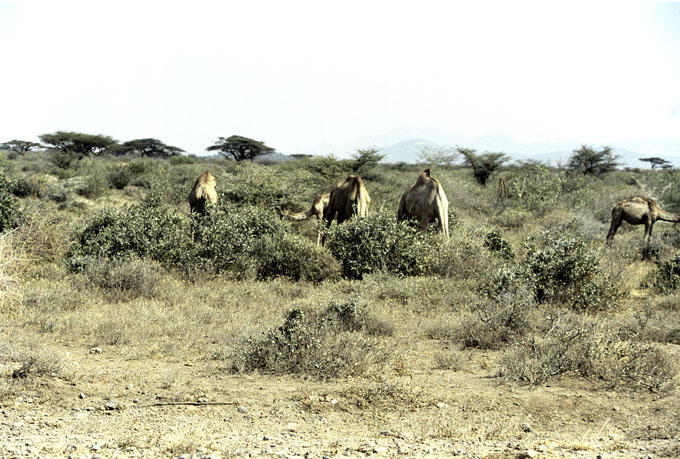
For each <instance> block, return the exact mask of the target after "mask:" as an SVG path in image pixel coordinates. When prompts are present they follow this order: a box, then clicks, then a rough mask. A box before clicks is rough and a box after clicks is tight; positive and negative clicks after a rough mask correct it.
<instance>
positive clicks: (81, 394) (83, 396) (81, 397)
mask: <svg viewBox="0 0 680 459" xmlns="http://www.w3.org/2000/svg"><path fill="white" fill-rule="evenodd" d="M78 397H80V399H81V400H83V399H84V398H85V397H87V395H85V394H83V393H82V392H81V393H80V395H78Z"/></svg>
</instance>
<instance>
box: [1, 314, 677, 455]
mask: <svg viewBox="0 0 680 459" xmlns="http://www.w3.org/2000/svg"><path fill="white" fill-rule="evenodd" d="M2 333H3V334H4V338H5V339H6V340H8V341H12V339H13V338H16V339H20V337H23V336H24V335H25V334H26V333H30V332H27V331H26V330H25V329H13V328H8V327H4V328H2ZM43 341H44V338H43ZM45 346H46V347H47V348H49V349H50V350H51V352H53V353H54V355H55V356H58V357H61V358H62V359H63V361H64V363H65V365H66V367H67V369H68V371H66V372H65V374H67V375H68V376H67V377H50V376H30V375H29V376H28V377H27V378H24V379H12V378H9V377H8V376H7V375H9V374H11V372H12V371H14V370H15V369H16V368H12V364H8V365H4V367H0V370H1V371H2V373H3V375H4V376H5V377H4V378H3V379H4V380H5V381H6V382H7V384H10V386H9V389H8V388H7V387H6V388H5V389H6V390H5V394H6V397H5V398H4V399H3V401H2V404H1V409H0V412H1V413H2V421H1V424H0V456H1V457H41V458H42V457H72V458H81V457H82V458H85V457H87V458H97V457H102V458H106V457H184V458H190V457H198V458H201V457H214V458H217V457H276V458H292V457H312V458H315V457H316V458H321V457H329V458H333V457H353V458H359V457H368V456H371V457H453V456H455V457H462V458H473V457H478V458H505V457H540V458H553V457H567V458H596V457H601V458H660V457H680V431H679V430H678V426H680V416H679V412H680V399H679V398H678V396H677V392H674V393H671V394H664V395H663V396H660V395H656V394H651V393H648V392H647V393H641V392H634V391H608V390H603V388H602V387H598V386H597V385H596V384H593V383H592V382H588V381H585V380H578V379H569V378H566V379H565V378H563V379H561V380H559V381H556V382H554V383H551V384H549V385H546V386H541V387H538V388H524V387H509V386H506V385H501V384H500V383H499V381H498V378H497V377H496V376H495V370H494V369H493V368H494V365H493V361H494V359H495V358H496V355H495V354H494V353H493V352H482V351H470V352H466V353H465V355H466V357H468V358H469V360H468V361H467V362H466V363H465V365H464V368H463V369H461V370H459V371H452V370H436V369H432V367H433V365H432V363H429V362H431V358H429V356H430V355H431V354H432V352H433V351H434V349H441V347H442V344H441V343H440V342H438V341H435V340H425V339H423V340H420V341H418V342H416V343H415V344H414V345H413V346H411V348H410V349H409V351H408V352H409V354H410V355H404V356H403V359H404V361H409V362H421V363H422V366H419V365H418V364H416V365H413V364H411V365H410V368H409V369H407V368H404V369H403V371H392V372H390V374H385V375H383V376H382V377H374V378H368V379H367V378H361V379H352V378H349V379H341V380H333V381H330V382H323V381H318V380H313V379H305V378H303V377H288V376H274V375H265V374H246V375H238V374H232V373H231V372H229V369H228V368H221V367H220V365H223V362H216V361H210V360H205V359H197V360H195V361H183V359H179V358H169V357H167V356H163V355H153V356H149V357H146V358H141V359H140V358H135V359H130V358H129V356H127V355H126V354H125V353H124V352H121V349H118V348H116V347H115V346H112V347H108V348H107V347H103V348H92V349H91V348H87V347H86V346H76V345H64V344H60V343H46V344H45ZM7 394H9V395H7Z"/></svg>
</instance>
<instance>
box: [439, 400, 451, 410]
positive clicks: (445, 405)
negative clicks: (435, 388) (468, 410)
mask: <svg viewBox="0 0 680 459" xmlns="http://www.w3.org/2000/svg"><path fill="white" fill-rule="evenodd" d="M448 407H449V405H447V404H446V403H444V402H437V408H439V409H440V410H441V409H443V408H448Z"/></svg>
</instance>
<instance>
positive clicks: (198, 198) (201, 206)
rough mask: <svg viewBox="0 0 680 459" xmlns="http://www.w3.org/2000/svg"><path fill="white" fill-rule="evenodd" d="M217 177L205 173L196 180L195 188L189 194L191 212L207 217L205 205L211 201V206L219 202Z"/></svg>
mask: <svg viewBox="0 0 680 459" xmlns="http://www.w3.org/2000/svg"><path fill="white" fill-rule="evenodd" d="M215 185H216V182H215V177H213V176H212V175H211V174H210V172H208V171H205V172H203V173H202V174H201V175H199V176H198V178H197V179H196V183H194V187H193V188H192V189H191V193H189V207H190V208H191V212H192V213H193V212H195V213H198V214H201V215H205V205H206V203H207V202H208V201H209V202H210V203H211V204H215V203H216V202H217V192H216V191H215Z"/></svg>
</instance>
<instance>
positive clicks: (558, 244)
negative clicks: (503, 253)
mask: <svg viewBox="0 0 680 459" xmlns="http://www.w3.org/2000/svg"><path fill="white" fill-rule="evenodd" d="M537 242H538V241H537V240H536V239H534V240H530V241H528V242H527V244H526V248H527V254H526V256H525V258H524V259H523V260H522V261H521V262H519V263H518V264H516V265H515V266H514V267H512V268H510V269H508V268H503V269H500V270H498V271H497V272H496V274H495V275H494V276H493V278H492V280H491V281H490V282H488V283H487V284H486V285H485V286H484V287H483V288H482V290H483V291H484V292H485V293H486V294H487V295H489V296H492V297H493V296H498V295H501V294H503V292H505V291H508V290H509V289H512V288H513V286H514V285H516V284H517V283H528V285H530V286H531V289H532V291H533V295H534V298H535V300H536V302H538V303H554V304H563V305H566V306H568V307H570V308H573V309H576V310H580V311H599V310H603V309H607V308H609V307H611V306H614V305H616V304H617V303H618V300H619V298H620V293H619V291H618V290H617V289H616V287H615V286H614V285H613V283H612V282H611V281H610V279H609V278H608V277H607V276H606V275H605V274H604V272H603V271H602V269H601V268H600V265H599V261H598V259H597V257H596V256H595V254H594V253H592V252H591V251H590V250H589V249H588V247H587V246H586V243H585V242H584V241H583V240H581V239H566V238H561V237H560V238H555V237H552V236H550V235H547V236H545V237H544V239H543V241H542V245H541V246H539V244H538V243H537Z"/></svg>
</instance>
